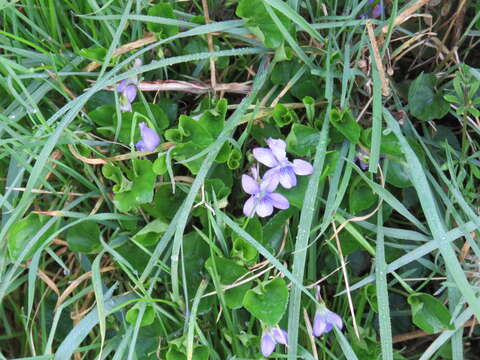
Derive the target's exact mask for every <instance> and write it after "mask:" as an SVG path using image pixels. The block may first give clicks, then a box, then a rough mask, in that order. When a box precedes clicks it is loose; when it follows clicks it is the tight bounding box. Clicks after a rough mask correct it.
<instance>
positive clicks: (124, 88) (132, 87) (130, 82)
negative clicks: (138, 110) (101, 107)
mask: <svg viewBox="0 0 480 360" xmlns="http://www.w3.org/2000/svg"><path fill="white" fill-rule="evenodd" d="M140 66H142V60H140V59H135V63H134V64H133V67H134V68H139V67H140ZM137 83H138V79H137V78H136V77H134V78H130V79H125V80H122V81H120V83H119V84H118V86H117V92H119V93H120V110H122V111H124V112H131V111H132V102H133V101H134V100H135V98H136V97H137Z"/></svg>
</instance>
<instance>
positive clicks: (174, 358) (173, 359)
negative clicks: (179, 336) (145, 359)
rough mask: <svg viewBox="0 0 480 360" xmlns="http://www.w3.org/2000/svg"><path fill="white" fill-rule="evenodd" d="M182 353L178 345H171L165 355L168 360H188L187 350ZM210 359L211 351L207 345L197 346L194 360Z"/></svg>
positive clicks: (194, 351)
mask: <svg viewBox="0 0 480 360" xmlns="http://www.w3.org/2000/svg"><path fill="white" fill-rule="evenodd" d="M181 350H182V351H180V349H179V347H178V346H177V345H173V344H172V345H170V346H169V348H168V352H167V354H166V355H165V358H166V360H187V355H185V350H184V349H183V348H182V349H181ZM209 358H210V350H209V349H208V347H207V346H205V345H197V346H195V348H194V349H193V356H192V360H208V359H209Z"/></svg>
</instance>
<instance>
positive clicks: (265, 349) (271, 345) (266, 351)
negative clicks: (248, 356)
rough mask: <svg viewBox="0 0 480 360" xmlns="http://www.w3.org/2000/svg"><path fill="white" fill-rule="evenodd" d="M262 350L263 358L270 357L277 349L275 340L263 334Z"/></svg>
mask: <svg viewBox="0 0 480 360" xmlns="http://www.w3.org/2000/svg"><path fill="white" fill-rule="evenodd" d="M260 348H261V350H262V354H263V356H265V357H267V356H270V354H271V353H272V352H273V350H274V349H275V340H273V338H272V337H271V336H270V334H263V336H262V341H261V343H260Z"/></svg>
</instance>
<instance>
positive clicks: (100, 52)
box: [79, 46, 107, 63]
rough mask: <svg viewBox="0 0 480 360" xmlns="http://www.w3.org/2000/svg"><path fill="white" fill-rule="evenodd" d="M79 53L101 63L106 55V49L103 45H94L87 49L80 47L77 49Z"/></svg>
mask: <svg viewBox="0 0 480 360" xmlns="http://www.w3.org/2000/svg"><path fill="white" fill-rule="evenodd" d="M79 55H80V56H83V57H85V58H87V59H89V60H92V61H97V62H99V63H102V62H103V59H105V56H106V55H107V49H105V48H104V47H99V46H94V47H91V48H89V49H81V50H80V51H79Z"/></svg>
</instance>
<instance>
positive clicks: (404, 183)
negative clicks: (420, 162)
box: [386, 161, 413, 189]
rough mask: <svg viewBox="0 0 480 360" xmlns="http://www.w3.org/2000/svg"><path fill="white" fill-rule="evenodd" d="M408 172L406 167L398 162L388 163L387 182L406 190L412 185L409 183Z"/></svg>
mask: <svg viewBox="0 0 480 360" xmlns="http://www.w3.org/2000/svg"><path fill="white" fill-rule="evenodd" d="M409 174H410V172H409V170H408V167H407V166H406V165H404V164H403V163H400V162H398V161H390V162H389V163H388V173H387V179H386V180H387V182H388V183H389V184H391V185H393V186H396V187H398V188H401V189H403V188H408V187H410V186H413V185H412V182H411V181H410V175H409Z"/></svg>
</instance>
